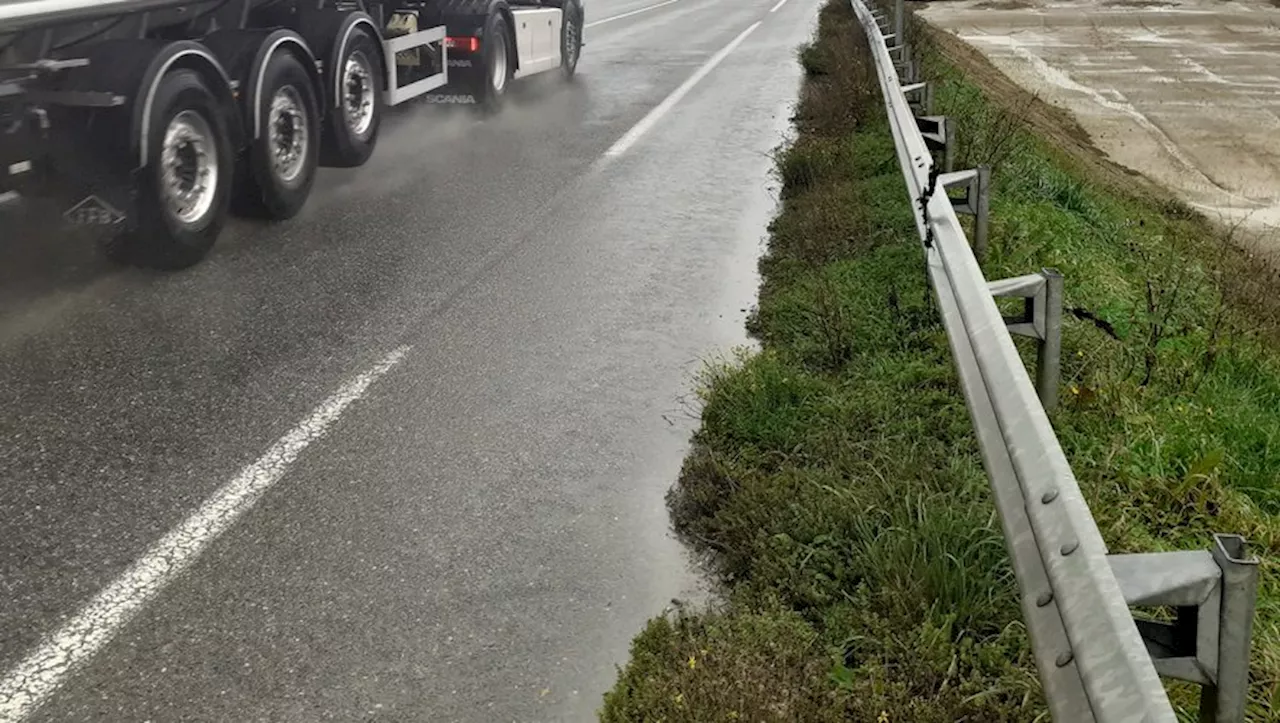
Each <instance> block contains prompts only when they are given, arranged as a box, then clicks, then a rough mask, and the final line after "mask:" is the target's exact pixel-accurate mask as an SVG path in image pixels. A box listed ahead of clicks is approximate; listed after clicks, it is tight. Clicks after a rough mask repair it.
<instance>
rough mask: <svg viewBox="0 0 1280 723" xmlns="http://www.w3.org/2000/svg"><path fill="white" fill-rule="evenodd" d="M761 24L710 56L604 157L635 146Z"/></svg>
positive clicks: (755, 25) (757, 23) (754, 25)
mask: <svg viewBox="0 0 1280 723" xmlns="http://www.w3.org/2000/svg"><path fill="white" fill-rule="evenodd" d="M761 22H762V21H760V20H757V21H756V22H755V23H753V24H752V25H751V27H749V28H747V29H746V30H743V31H742V33H741V34H739V35H738V37H736V38H734V39H733V40H732V41H731V42H730V43H729V44H728V45H726V46H724V47H723V48H721V49H720V51H719V52H717V53H716V54H715V55H713V56H711V59H710V60H708V61H707V62H706V63H704V64H703V65H702V67H701V68H698V70H697V72H695V73H694V74H693V75H691V76H689V78H688V79H687V80H685V82H683V83H681V84H680V87H679V88H676V89H675V90H673V91H671V95H668V96H667V97H666V98H664V99H663V100H662V102H661V103H659V104H658V105H657V106H656V107H654V109H653V110H651V111H649V112H648V113H647V114H646V115H645V117H643V118H641V119H640V122H639V123H636V124H635V125H634V126H631V130H629V131H627V132H626V134H625V135H623V136H622V137H621V138H619V139H618V140H617V142H615V143H614V144H613V145H612V146H609V150H607V151H605V152H604V155H605V157H606V158H613V157H615V156H620V155H622V154H623V153H626V152H627V149H628V148H630V147H631V146H633V145H635V142H636V141H638V140H640V137H641V136H643V135H644V134H645V133H647V132H648V131H649V129H650V128H652V127H653V126H654V124H656V123H657V122H658V121H659V120H661V119H662V116H664V115H666V114H667V113H669V112H670V111H671V109H672V108H674V107H675V104H676V103H679V102H680V99H681V98H684V97H685V95H687V94H688V93H689V91H690V90H692V89H693V86H695V85H697V84H698V82H699V81H701V80H702V79H703V78H705V77H707V74H708V73H710V72H711V71H712V70H715V67H716V66H717V65H719V64H720V63H721V62H723V61H724V59H725V58H727V57H729V53H732V52H733V50H734V48H736V47H738V46H739V45H741V44H742V41H744V40H746V39H747V36H748V35H750V34H751V33H753V32H755V29H756V28H758V27H760V23H761Z"/></svg>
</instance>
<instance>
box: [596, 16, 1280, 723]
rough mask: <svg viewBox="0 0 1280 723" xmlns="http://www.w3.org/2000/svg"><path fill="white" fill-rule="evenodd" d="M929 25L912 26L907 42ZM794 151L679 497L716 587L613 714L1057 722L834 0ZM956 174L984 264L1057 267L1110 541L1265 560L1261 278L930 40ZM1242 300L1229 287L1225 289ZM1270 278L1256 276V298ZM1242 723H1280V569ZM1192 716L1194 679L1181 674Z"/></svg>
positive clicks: (1091, 466)
mask: <svg viewBox="0 0 1280 723" xmlns="http://www.w3.org/2000/svg"><path fill="white" fill-rule="evenodd" d="M915 32H916V33H917V36H918V37H921V35H920V34H922V33H924V32H925V30H924V29H923V28H920V27H918V26H917V27H916V28H915ZM800 61H801V63H802V65H803V67H804V68H805V70H806V80H805V83H804V87H803V90H802V93H801V99H800V102H799V104H798V107H797V111H796V118H795V120H796V125H797V129H798V131H799V133H798V137H797V138H796V140H795V141H794V142H793V143H792V144H790V145H789V146H788V147H786V148H785V149H783V150H782V151H781V152H780V153H779V156H778V163H777V166H778V173H779V176H780V177H781V179H782V182H783V193H782V197H783V203H782V209H781V212H780V213H779V215H778V217H777V218H776V219H775V220H774V222H773V224H772V226H771V241H770V246H769V249H768V252H767V254H766V255H765V257H764V258H763V259H762V260H761V263H760V266H761V272H762V286H761V291H760V302H759V305H758V308H757V310H756V311H755V313H754V314H753V315H752V318H751V320H750V322H749V327H750V330H751V332H752V333H753V334H754V335H755V336H756V337H757V338H759V340H760V341H761V345H762V351H761V352H759V353H757V354H753V355H746V354H744V355H742V356H741V357H739V358H738V359H736V360H735V361H733V362H732V363H727V364H718V365H713V366H709V367H708V368H707V370H706V372H705V374H704V377H703V379H702V383H701V386H700V393H701V396H702V402H703V404H704V406H703V411H702V426H701V428H700V429H699V431H698V432H697V434H696V436H695V439H694V447H693V451H692V453H691V454H690V456H689V458H688V459H687V460H686V461H685V465H684V468H683V470H682V474H681V476H680V479H679V480H678V482H677V483H676V485H675V486H674V487H673V488H672V490H671V492H670V494H669V498H668V503H669V506H670V509H671V512H672V517H673V520H674V523H675V527H676V529H677V530H678V531H679V532H680V533H681V534H683V535H684V536H685V537H686V538H687V539H688V540H690V542H691V543H692V544H693V545H694V547H695V548H697V549H699V550H702V551H704V552H706V553H707V554H708V555H709V557H710V559H711V560H712V562H713V565H714V569H715V571H716V573H717V575H718V577H719V578H720V579H721V580H722V581H724V583H725V595H724V599H723V600H721V601H720V602H719V603H717V604H716V605H714V606H713V607H712V608H710V609H707V610H683V611H680V612H678V613H676V614H674V615H672V616H670V617H663V618H658V619H655V620H653V621H651V623H650V624H649V625H648V626H647V628H646V629H645V630H644V631H643V632H642V633H641V634H640V635H639V636H638V637H637V638H636V639H635V641H634V643H633V651H632V658H631V661H630V662H629V664H628V665H627V666H626V667H625V668H624V669H623V670H622V671H620V677H619V680H618V683H617V685H616V686H615V688H614V689H613V690H612V691H610V692H609V694H608V695H606V697H605V701H604V706H603V708H602V710H601V717H602V719H603V720H605V721H630V720H666V721H685V720H688V721H695V720H696V721H719V720H752V721H835V720H841V721H844V720H854V721H864V720H865V721H877V723H882V722H884V721H939V722H941V721H948V722H949V721H1032V720H1043V719H1045V716H1046V714H1045V705H1044V701H1043V699H1042V697H1041V692H1040V689H1039V684H1038V681H1037V678H1036V673H1035V669H1034V664H1033V662H1032V661H1031V658H1030V656H1029V652H1028V646H1027V640H1026V636H1025V630H1024V628H1023V625H1022V622H1021V617H1020V611H1019V608H1018V604H1017V587H1016V583H1015V580H1014V578H1013V576H1012V572H1011V570H1010V567H1009V564H1008V558H1007V554H1006V551H1005V547H1004V541H1003V537H1002V534H1001V531H1000V525H999V521H998V519H997V518H996V516H995V512H994V506H993V503H992V500H991V496H990V492H989V489H988V486H987V481H986V478H985V475H984V472H983V469H982V466H981V460H980V458H979V456H978V454H977V450H976V446H975V443H974V438H973V433H972V430H971V426H970V420H969V417H968V413H967V410H966V408H965V404H964V400H963V398H962V397H961V395H960V393H959V391H958V387H957V384H956V378H955V374H954V371H953V365H952V359H951V355H950V351H949V348H948V346H947V342H946V338H945V335H944V333H943V331H942V329H941V326H940V324H939V322H938V317H937V310H936V308H935V306H934V304H933V303H932V299H931V292H930V290H929V289H928V287H927V285H926V283H925V275H924V269H923V259H922V256H921V253H920V250H919V245H918V243H917V242H916V241H915V239H914V233H915V229H914V226H913V222H912V220H911V209H910V207H909V205H908V202H907V199H906V196H905V193H904V189H903V184H902V179H901V176H900V174H899V171H898V168H897V165H896V158H895V155H894V151H893V146H892V140H891V138H890V137H889V134H888V130H887V127H886V123H885V120H884V112H883V106H882V105H881V101H880V99H879V96H878V93H879V89H878V86H877V85H876V83H875V82H874V80H873V76H871V75H870V73H869V66H868V62H869V60H868V55H867V52H866V45H865V39H864V37H863V35H862V33H861V30H860V29H859V28H858V27H857V25H856V21H855V20H854V19H853V17H852V14H851V12H850V11H849V8H848V5H847V2H845V0H834V2H832V3H830V4H829V5H828V6H827V7H826V8H825V9H824V10H823V12H822V15H821V19H820V23H819V31H818V36H817V39H816V40H815V42H814V43H812V44H810V45H808V46H806V47H805V48H803V49H802V50H801V51H800ZM926 63H927V65H926V68H927V73H928V75H929V77H932V78H940V79H941V83H940V86H939V88H938V93H937V99H938V102H939V105H940V106H941V110H942V111H943V112H946V113H947V114H949V115H952V116H953V117H956V118H957V119H958V120H959V121H960V129H961V133H962V137H964V138H966V139H967V140H966V143H965V146H964V147H963V149H962V154H961V158H962V160H963V161H967V162H970V163H978V162H985V163H989V164H991V165H993V166H995V167H996V168H997V171H996V176H995V177H996V179H997V180H996V187H995V193H994V199H993V204H992V218H993V224H992V234H991V241H992V244H991V256H990V258H989V260H988V262H987V268H986V271H987V274H988V276H989V277H990V278H998V277H1000V276H1004V275H1019V274H1023V273H1026V272H1028V271H1030V270H1034V269H1036V268H1039V267H1041V266H1056V267H1058V268H1060V269H1062V270H1063V271H1064V273H1065V275H1066V277H1067V289H1068V293H1067V303H1068V307H1069V309H1070V317H1069V321H1068V323H1067V327H1066V329H1065V336H1064V347H1063V348H1064V374H1065V375H1066V379H1065V383H1064V385H1063V392H1062V394H1063V398H1062V400H1061V403H1060V407H1059V411H1057V412H1056V413H1055V415H1054V418H1053V422H1054V425H1055V427H1056V429H1057V430H1058V433H1059V435H1060V438H1061V440H1062V442H1063V445H1064V448H1065V449H1066V450H1067V452H1068V455H1069V457H1070V459H1071V462H1072V465H1073V469H1075V471H1076V474H1077V476H1078V478H1079V479H1080V482H1081V485H1082V487H1083V488H1084V490H1085V493H1086V498H1087V499H1088V501H1089V502H1090V504H1091V506H1092V508H1093V510H1094V512H1095V514H1096V516H1097V518H1098V520H1099V524H1100V527H1101V528H1102V530H1103V534H1104V536H1105V537H1106V539H1107V541H1108V543H1109V545H1111V547H1112V549H1113V551H1117V552H1120V551H1152V550H1163V549H1189V548H1190V549H1194V548H1203V547H1206V546H1207V545H1208V543H1209V536H1210V534H1211V533H1212V532H1213V531H1229V532H1239V533H1242V534H1245V535H1247V536H1248V537H1249V539H1250V542H1251V543H1253V544H1254V545H1256V549H1258V551H1259V552H1260V553H1262V554H1263V555H1264V556H1268V557H1269V558H1270V559H1274V553H1275V551H1276V546H1277V541H1278V538H1277V534H1276V533H1277V530H1280V525H1277V524H1276V517H1275V504H1276V502H1277V501H1276V498H1275V494H1276V482H1275V470H1277V469H1280V464H1277V462H1280V459H1278V458H1277V455H1278V454H1280V448H1277V445H1276V440H1277V431H1280V426H1278V425H1280V397H1277V392H1278V390H1280V383H1278V380H1280V362H1278V360H1280V354H1278V353H1277V350H1276V346H1275V341H1274V339H1273V337H1272V336H1270V332H1269V330H1268V327H1267V321H1266V316H1265V314H1264V313H1260V312H1259V310H1260V309H1261V310H1265V309H1266V308H1267V307H1266V302H1267V300H1266V299H1260V298H1251V297H1250V294H1249V293H1248V289H1257V288H1261V282H1259V281H1258V279H1259V278H1260V277H1257V276H1253V277H1247V278H1246V277H1242V278H1243V279H1244V280H1243V281H1241V282H1239V283H1235V282H1231V283H1228V282H1227V281H1226V280H1225V279H1224V276H1225V275H1226V274H1227V273H1228V272H1230V273H1234V274H1240V273H1244V271H1247V269H1244V270H1242V269H1243V267H1242V266H1241V264H1240V261H1239V259H1240V256H1239V255H1238V254H1237V253H1236V252H1235V251H1234V250H1233V249H1232V247H1229V246H1228V245H1226V244H1225V243H1224V242H1223V241H1222V237H1221V235H1220V234H1218V233H1217V232H1216V231H1215V230H1214V229H1212V228H1210V227H1209V226H1208V225H1207V223H1206V222H1204V221H1203V219H1198V218H1196V217H1195V216H1194V214H1190V213H1187V212H1186V211H1185V208H1184V207H1181V206H1179V205H1178V204H1176V203H1170V202H1167V201H1165V200H1163V199H1159V198H1156V199H1150V198H1138V197H1133V196H1129V195H1125V194H1124V193H1123V192H1121V191H1118V190H1117V189H1114V188H1110V187H1108V186H1106V185H1105V184H1102V183H1100V182H1098V181H1097V180H1096V179H1094V178H1093V177H1091V176H1090V175H1089V173H1088V172H1087V169H1086V168H1085V167H1084V166H1082V165H1080V164H1076V163H1075V162H1073V160H1072V158H1070V157H1068V156H1065V155H1063V154H1062V153H1060V152H1059V151H1057V150H1056V149H1055V148H1053V147H1051V146H1049V145H1047V144H1046V143H1044V142H1043V141H1041V140H1039V139H1037V138H1036V137H1034V136H1033V135H1031V134H1030V133H1029V132H1027V130H1026V129H1025V128H1024V127H1023V126H1022V124H1021V122H1020V121H1019V114H1018V113H1017V110H1016V108H1013V109H1011V108H1010V107H1009V106H1008V105H1005V104H1001V103H998V102H995V101H993V100H992V99H990V98H988V97H986V96H985V95H984V94H983V92H982V91H981V90H980V89H979V88H977V87H975V86H974V85H972V84H971V83H970V82H969V81H968V80H966V78H965V76H964V74H963V73H962V72H961V71H960V70H959V69H957V68H955V67H954V66H951V65H950V64H948V62H947V60H946V59H945V58H943V57H941V56H940V55H939V54H938V53H936V52H932V51H930V52H929V53H928V54H927V57H926ZM1232 284H1235V285H1234V286H1233V285H1232ZM1250 284H1253V286H1250ZM1270 559H1269V560H1268V562H1267V566H1266V568H1265V570H1264V578H1263V584H1262V587H1261V590H1260V606H1259V611H1258V619H1257V624H1256V625H1255V654H1254V665H1253V690H1252V695H1251V702H1250V705H1251V708H1250V716H1251V718H1250V719H1251V720H1280V713H1278V712H1277V711H1280V693H1277V680H1278V679H1280V676H1277V671H1278V670H1280V665H1278V663H1277V661H1278V659H1280V657H1278V656H1280V633H1278V630H1280V628H1277V624H1278V623H1280V615H1278V614H1277V613H1278V612H1280V610H1278V609H1277V600H1278V599H1280V596H1277V595H1276V589H1275V580H1274V574H1273V572H1274V568H1273V567H1272V566H1271V565H1272V563H1271V562H1270ZM1170 688H1171V691H1172V695H1173V699H1174V701H1175V704H1176V705H1177V706H1178V707H1179V709H1180V711H1181V715H1182V717H1183V718H1184V719H1185V720H1188V721H1189V720H1194V719H1195V715H1194V709H1195V704H1196V697H1195V691H1194V690H1193V689H1192V688H1191V687H1190V686H1180V685H1172V684H1171V686H1170Z"/></svg>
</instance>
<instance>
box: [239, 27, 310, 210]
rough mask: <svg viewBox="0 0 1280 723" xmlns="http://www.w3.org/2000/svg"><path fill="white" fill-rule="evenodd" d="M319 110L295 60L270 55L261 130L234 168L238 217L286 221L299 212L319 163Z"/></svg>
mask: <svg viewBox="0 0 1280 723" xmlns="http://www.w3.org/2000/svg"><path fill="white" fill-rule="evenodd" d="M317 106H318V103H317V100H316V89H315V87H314V86H313V85H312V82H311V77H310V76H309V75H308V74H307V71H306V69H305V68H303V66H302V63H301V62H299V61H298V58H297V57H296V56H294V55H293V54H291V53H287V52H278V53H276V54H275V55H274V56H272V57H271V59H270V60H268V61H267V68H266V71H265V73H264V75H263V79H262V97H261V98H259V99H258V113H259V116H258V117H259V118H261V124H262V128H261V129H260V130H259V135H258V138H256V139H254V140H253V141H252V142H251V144H250V145H249V148H248V149H247V150H246V151H245V153H244V154H243V156H242V157H241V158H240V162H239V163H238V164H237V175H238V182H237V184H236V195H235V200H234V207H235V210H236V211H237V212H238V213H242V214H244V215H247V216H254V217H257V218H266V219H271V220H284V219H289V218H293V217H294V216H296V215H297V214H298V212H299V211H301V210H302V207H303V206H304V205H305V204H306V202H307V197H308V196H310V195H311V187H312V185H314V183H315V178H316V169H317V167H318V166H319V162H320V122H319V109H318V107H317Z"/></svg>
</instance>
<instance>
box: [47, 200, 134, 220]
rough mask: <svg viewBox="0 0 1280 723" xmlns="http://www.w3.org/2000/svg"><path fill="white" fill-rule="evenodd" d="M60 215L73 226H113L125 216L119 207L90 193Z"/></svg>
mask: <svg viewBox="0 0 1280 723" xmlns="http://www.w3.org/2000/svg"><path fill="white" fill-rule="evenodd" d="M62 217H63V218H65V219H66V220H67V222H68V223H70V224H73V225H75V226H115V225H116V224H119V223H123V222H124V218H125V216H124V213H123V212H121V211H120V209H118V208H116V207H115V206H112V205H111V204H109V203H107V202H106V201H104V200H102V199H101V198H98V197H97V196H94V195H92V194H90V195H89V196H88V197H86V198H85V199H84V200H83V201H81V202H80V203H77V204H76V205H74V206H72V207H71V208H69V209H67V210H66V211H65V212H63V214H62Z"/></svg>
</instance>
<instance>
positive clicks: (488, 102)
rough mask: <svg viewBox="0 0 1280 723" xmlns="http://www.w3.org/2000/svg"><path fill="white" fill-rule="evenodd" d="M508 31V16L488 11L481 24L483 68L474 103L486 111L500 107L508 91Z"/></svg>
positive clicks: (509, 50)
mask: <svg viewBox="0 0 1280 723" xmlns="http://www.w3.org/2000/svg"><path fill="white" fill-rule="evenodd" d="M508 35H509V32H508V29H507V19H506V18H505V17H503V15H502V13H499V12H494V13H490V14H489V19H488V20H487V21H485V26H484V47H483V48H482V49H481V54H482V55H483V57H484V60H483V62H482V68H483V70H482V72H481V78H480V80H479V82H478V83H477V86H478V87H477V89H476V103H477V104H478V105H479V106H480V109H481V110H482V111H485V112H493V111H496V110H498V109H500V108H501V107H502V102H503V100H504V99H505V98H506V95H507V83H508V82H510V81H511V76H512V70H511V66H512V63H511V44H510V42H509V41H508Z"/></svg>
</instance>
